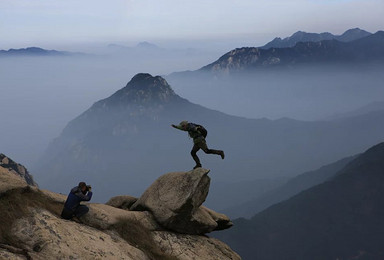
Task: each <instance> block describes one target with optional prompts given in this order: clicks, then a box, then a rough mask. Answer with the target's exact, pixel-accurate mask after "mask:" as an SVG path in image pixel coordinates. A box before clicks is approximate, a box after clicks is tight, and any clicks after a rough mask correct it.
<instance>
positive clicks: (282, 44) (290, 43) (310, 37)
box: [260, 28, 372, 49]
mask: <svg viewBox="0 0 384 260" xmlns="http://www.w3.org/2000/svg"><path fill="white" fill-rule="evenodd" d="M371 34H372V33H370V32H367V31H364V30H361V29H359V28H354V29H349V30H347V31H345V32H344V33H343V34H342V35H333V34H332V33H329V32H324V33H307V32H303V31H298V32H296V33H294V34H292V35H291V36H290V37H286V38H284V39H281V38H280V37H276V38H275V39H273V40H272V41H270V42H269V43H267V44H265V45H264V46H262V47H260V48H262V49H269V48H289V47H294V46H295V45H296V44H297V43H299V42H320V41H325V40H338V41H341V42H350V41H354V40H358V39H360V38H364V37H366V36H369V35H371Z"/></svg>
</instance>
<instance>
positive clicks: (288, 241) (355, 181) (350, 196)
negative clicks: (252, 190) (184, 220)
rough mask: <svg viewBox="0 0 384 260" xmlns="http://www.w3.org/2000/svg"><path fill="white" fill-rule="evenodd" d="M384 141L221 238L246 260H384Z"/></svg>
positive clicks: (235, 227) (235, 224) (235, 222)
mask: <svg viewBox="0 0 384 260" xmlns="http://www.w3.org/2000/svg"><path fill="white" fill-rule="evenodd" d="M383 183H384V143H380V144H378V145H376V146H373V147H371V148H370V149H368V150H367V151H366V152H365V153H363V154H361V155H360V156H359V157H357V158H356V159H355V160H353V161H352V162H350V163H349V164H348V165H347V166H345V167H344V169H342V170H341V171H339V172H338V174H337V175H336V177H334V178H332V179H331V180H329V181H327V182H325V183H323V184H320V185H317V186H315V187H313V188H310V189H308V190H305V191H303V192H301V193H300V194H298V195H296V196H294V197H292V198H291V199H289V200H287V201H284V202H281V203H278V204H275V205H274V206H272V207H270V208H268V209H266V210H264V211H263V212H261V213H259V214H257V215H255V216H254V217H253V218H252V219H251V220H245V219H238V220H235V221H234V228H233V229H232V230H229V231H227V232H222V233H219V234H217V237H219V238H221V239H222V240H223V241H225V242H226V243H228V244H229V245H230V246H231V247H232V248H233V249H234V250H236V251H237V252H238V253H239V254H240V255H241V256H242V258H243V259H245V260H246V259H259V260H273V259H296V260H301V259H302V260H304V259H315V260H317V259H319V260H320V259H383V257H384V250H383V246H382V241H384V211H383V208H384V196H383V194H384V185H383Z"/></svg>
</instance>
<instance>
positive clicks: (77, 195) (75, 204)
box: [61, 186, 92, 219]
mask: <svg viewBox="0 0 384 260" xmlns="http://www.w3.org/2000/svg"><path fill="white" fill-rule="evenodd" d="M91 198H92V191H88V192H86V194H83V193H82V192H81V189H80V187H78V186H76V187H74V188H72V189H71V191H70V192H69V194H68V197H67V200H66V201H65V204H64V208H63V212H62V213H61V217H62V218H64V219H71V218H72V217H74V216H76V217H80V216H82V215H84V214H85V213H87V212H88V211H89V209H88V207H87V206H85V205H80V202H82V201H90V200H91Z"/></svg>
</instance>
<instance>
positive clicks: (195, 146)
mask: <svg viewBox="0 0 384 260" xmlns="http://www.w3.org/2000/svg"><path fill="white" fill-rule="evenodd" d="M199 150H200V147H199V146H198V145H197V144H194V145H193V148H192V151H191V155H192V158H193V160H194V161H195V162H196V166H195V167H193V169H196V168H200V167H201V163H200V159H199V157H197V154H196V153H197V151H199Z"/></svg>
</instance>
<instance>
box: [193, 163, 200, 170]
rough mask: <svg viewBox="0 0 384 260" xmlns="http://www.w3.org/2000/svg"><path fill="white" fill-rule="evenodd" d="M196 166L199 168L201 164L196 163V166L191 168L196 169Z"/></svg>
mask: <svg viewBox="0 0 384 260" xmlns="http://www.w3.org/2000/svg"><path fill="white" fill-rule="evenodd" d="M197 168H201V164H196V166H195V167H193V169H197Z"/></svg>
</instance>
